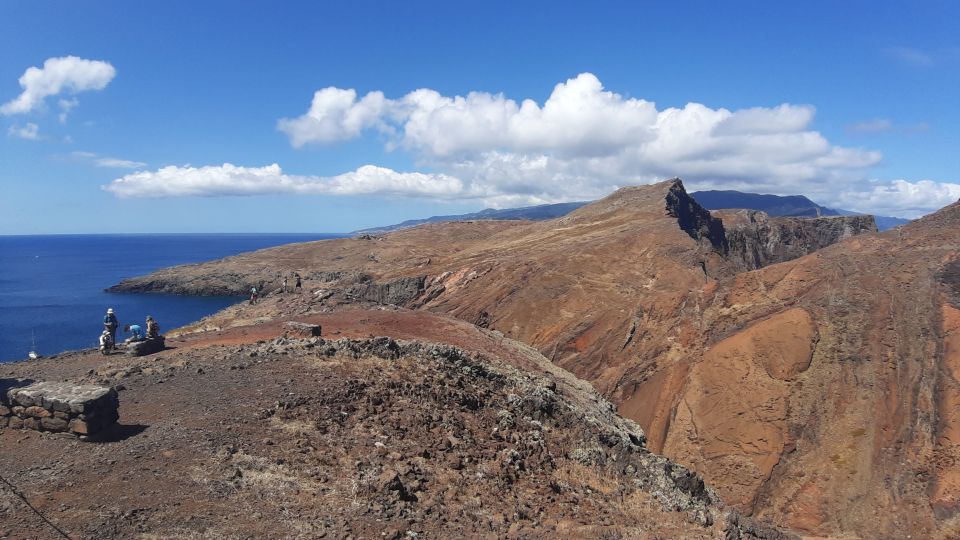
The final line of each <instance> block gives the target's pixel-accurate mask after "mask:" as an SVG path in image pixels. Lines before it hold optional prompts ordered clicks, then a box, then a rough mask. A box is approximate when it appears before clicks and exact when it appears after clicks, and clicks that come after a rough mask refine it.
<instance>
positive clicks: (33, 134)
mask: <svg viewBox="0 0 960 540" xmlns="http://www.w3.org/2000/svg"><path fill="white" fill-rule="evenodd" d="M7 135H9V136H11V137H17V138H19V139H27V140H28V141H36V140H39V139H40V126H38V125H36V124H34V123H32V122H27V123H26V125H24V126H23V127H21V126H10V127H9V128H7Z"/></svg>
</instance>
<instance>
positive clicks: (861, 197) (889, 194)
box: [839, 180, 960, 218]
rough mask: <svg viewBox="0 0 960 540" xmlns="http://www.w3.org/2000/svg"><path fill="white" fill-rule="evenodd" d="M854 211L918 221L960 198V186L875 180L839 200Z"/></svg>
mask: <svg viewBox="0 0 960 540" xmlns="http://www.w3.org/2000/svg"><path fill="white" fill-rule="evenodd" d="M839 199H840V200H841V201H843V202H844V204H846V205H847V207H848V208H850V209H851V210H858V211H863V212H867V213H876V214H879V215H896V216H902V217H907V218H916V217H919V216H922V215H924V214H927V213H929V212H930V211H931V210H934V209H937V208H941V207H943V206H946V205H948V204H952V203H955V202H957V200H958V199H960V184H954V183H950V182H935V181H933V180H918V181H916V182H910V181H908V180H893V181H892V182H880V181H873V182H870V184H869V185H867V186H866V189H862V190H856V191H853V190H848V191H846V192H844V193H842V194H841V195H840V197H839Z"/></svg>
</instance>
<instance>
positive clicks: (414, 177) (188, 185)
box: [103, 163, 467, 199]
mask: <svg viewBox="0 0 960 540" xmlns="http://www.w3.org/2000/svg"><path fill="white" fill-rule="evenodd" d="M103 189H105V190H107V191H110V192H112V193H113V194H115V195H117V196H118V197H187V196H193V197H216V196H224V195H266V194H277V193H298V194H334V195H358V194H372V193H378V194H391V195H403V196H416V197H430V198H440V199H444V198H458V197H461V196H465V195H467V194H466V193H465V190H464V185H463V183H462V182H461V181H460V180H458V179H457V178H455V177H452V176H449V175H445V174H425V173H417V172H413V173H401V172H397V171H393V170H391V169H386V168H383V167H375V166H373V165H365V166H363V167H360V168H359V169H357V170H355V171H352V172H348V173H344V174H340V175H337V176H330V177H321V176H296V175H288V174H284V173H283V171H282V170H281V169H280V166H279V165H277V164H276V163H274V164H273V165H268V166H266V167H238V166H235V165H232V164H230V163H224V164H223V165H220V166H208V167H190V166H184V167H176V166H169V167H163V168H161V169H159V170H156V171H143V172H136V173H131V174H128V175H126V176H123V177H121V178H117V179H116V180H114V181H112V182H111V183H110V184H108V185H106V186H103Z"/></svg>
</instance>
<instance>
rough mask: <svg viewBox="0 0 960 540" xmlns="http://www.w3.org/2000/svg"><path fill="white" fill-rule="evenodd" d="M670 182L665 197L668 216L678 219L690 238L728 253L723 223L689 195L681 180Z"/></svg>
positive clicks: (678, 222) (676, 179)
mask: <svg viewBox="0 0 960 540" xmlns="http://www.w3.org/2000/svg"><path fill="white" fill-rule="evenodd" d="M669 182H670V189H669V190H668V191H667V195H666V197H665V200H666V208H667V214H669V215H670V216H673V217H675V218H677V224H678V225H679V226H680V228H681V229H683V231H684V232H686V233H687V234H689V235H690V238H693V239H694V240H697V241H702V242H704V243H706V244H708V245H711V246H713V248H714V249H716V250H717V251H719V252H720V253H726V252H727V238H726V235H725V234H724V230H723V222H722V221H721V220H719V219H717V218H715V217H713V216H712V215H711V214H710V211H709V210H707V209H705V208H704V207H702V206H700V203H698V202H697V201H696V200H694V198H693V197H691V196H690V195H689V194H687V192H686V190H685V189H683V182H681V181H680V179H679V178H675V179H673V180H670V181H669Z"/></svg>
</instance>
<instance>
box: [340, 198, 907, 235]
mask: <svg viewBox="0 0 960 540" xmlns="http://www.w3.org/2000/svg"><path fill="white" fill-rule="evenodd" d="M691 195H692V196H693V198H694V199H696V201H697V202H698V203H700V205H701V206H703V207H704V208H706V209H707V210H725V209H732V208H742V209H746V210H760V211H763V212H766V213H767V214H768V215H770V216H773V217H828V216H856V215H861V213H860V212H851V211H849V210H837V209H833V208H827V207H826V206H821V205H819V204H817V203H815V202H813V201H811V200H810V199H808V198H807V197H805V196H803V195H766V194H760V193H745V192H742V191H733V190H710V191H696V192H693V193H691ZM589 202H590V201H582V202H568V203H557V204H541V205H537V206H524V207H520V208H505V209H501V210H496V209H493V208H487V209H485V210H480V211H479V212H471V213H469V214H456V215H447V216H431V217H428V218H424V219H410V220H407V221H404V222H402V223H397V224H395V225H386V226H383V227H371V228H369V229H361V230H359V231H354V234H376V233H384V232H390V231H396V230H400V229H407V228H410V227H416V226H417V225H423V224H424V223H441V222H444V221H476V220H508V219H526V220H530V221H543V220H546V219H553V218H558V217H562V216H565V215H567V214H569V213H570V212H573V211H574V210H576V209H578V208H580V207H582V206H585V205H587V204H589ZM874 218H875V219H876V222H877V229H879V230H881V231H885V230H887V229H892V228H894V227H897V226H900V225H904V224H906V223H909V222H910V220H909V219H903V218H898V217H890V216H874Z"/></svg>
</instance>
